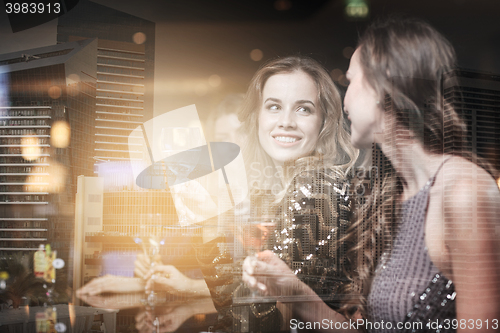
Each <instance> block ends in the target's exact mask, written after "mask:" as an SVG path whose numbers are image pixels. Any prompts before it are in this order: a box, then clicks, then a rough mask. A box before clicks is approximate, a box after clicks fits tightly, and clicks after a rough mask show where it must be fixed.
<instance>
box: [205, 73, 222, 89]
mask: <svg viewBox="0 0 500 333" xmlns="http://www.w3.org/2000/svg"><path fill="white" fill-rule="evenodd" d="M221 82H222V79H221V77H220V76H219V75H217V74H214V75H210V77H209V78H208V84H209V85H210V86H211V87H213V88H217V87H218V86H220V84H221Z"/></svg>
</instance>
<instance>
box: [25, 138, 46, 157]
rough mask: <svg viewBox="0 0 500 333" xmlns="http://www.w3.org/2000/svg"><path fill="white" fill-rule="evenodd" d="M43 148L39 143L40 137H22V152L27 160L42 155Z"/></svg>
mask: <svg viewBox="0 0 500 333" xmlns="http://www.w3.org/2000/svg"><path fill="white" fill-rule="evenodd" d="M41 153H42V149H41V148H40V145H39V144H38V139H37V138H36V137H33V136H24V137H23V138H21V154H22V155H23V158H24V159H25V160H26V161H33V160H36V159H37V158H39V157H40V154H41Z"/></svg>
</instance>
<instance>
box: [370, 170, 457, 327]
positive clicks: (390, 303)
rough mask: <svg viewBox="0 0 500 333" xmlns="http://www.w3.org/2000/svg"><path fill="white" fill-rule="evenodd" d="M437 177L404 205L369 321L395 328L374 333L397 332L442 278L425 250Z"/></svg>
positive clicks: (374, 289)
mask: <svg viewBox="0 0 500 333" xmlns="http://www.w3.org/2000/svg"><path fill="white" fill-rule="evenodd" d="M438 171H439V170H438ZM435 177H436V176H434V177H432V178H431V179H429V181H428V182H427V184H426V185H425V186H424V188H422V189H421V190H420V191H419V192H418V193H417V194H416V195H415V196H413V197H412V198H410V199H408V200H407V201H405V202H404V203H403V205H402V220H401V224H400V226H399V230H398V233H397V235H396V237H395V239H394V246H393V249H392V253H391V255H390V257H389V258H388V259H387V260H383V258H382V259H381V260H380V262H379V265H378V267H377V270H376V273H375V277H374V279H373V282H372V287H371V290H370V294H369V295H368V307H367V310H368V311H367V312H368V313H367V314H368V320H369V321H370V322H372V323H376V322H377V323H381V322H382V321H384V323H388V322H391V323H392V327H393V328H392V329H385V330H382V329H376V330H375V329H373V330H370V329H369V331H370V332H394V329H395V328H396V325H397V323H398V322H404V321H405V319H406V317H407V315H408V314H409V313H411V311H412V310H413V307H414V304H416V303H418V302H419V301H421V300H420V299H419V298H421V297H424V298H425V295H424V294H425V291H426V288H428V285H429V283H431V281H432V280H433V278H434V277H435V276H436V274H440V275H442V274H441V273H440V272H439V270H438V268H437V267H436V266H435V265H434V263H433V262H432V261H431V258H430V256H429V253H428V252H427V247H426V246H425V218H426V213H427V206H428V201H429V192H430V189H431V187H432V185H433V183H434V180H435ZM450 282H451V281H450ZM385 327H386V328H387V325H386V326H385Z"/></svg>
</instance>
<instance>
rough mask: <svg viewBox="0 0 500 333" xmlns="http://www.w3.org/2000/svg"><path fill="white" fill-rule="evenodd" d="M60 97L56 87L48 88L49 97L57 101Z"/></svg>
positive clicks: (60, 93)
mask: <svg viewBox="0 0 500 333" xmlns="http://www.w3.org/2000/svg"><path fill="white" fill-rule="evenodd" d="M61 95H62V90H61V88H60V87H58V86H52V87H50V88H49V96H50V98H52V99H58V98H59V97H61Z"/></svg>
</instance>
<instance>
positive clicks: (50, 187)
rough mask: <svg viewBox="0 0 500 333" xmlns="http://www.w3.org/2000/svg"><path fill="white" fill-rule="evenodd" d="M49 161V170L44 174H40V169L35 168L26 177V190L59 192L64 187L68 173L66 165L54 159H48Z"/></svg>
mask: <svg viewBox="0 0 500 333" xmlns="http://www.w3.org/2000/svg"><path fill="white" fill-rule="evenodd" d="M48 163H49V166H48V167H47V169H46V170H47V172H45V173H44V174H41V175H40V174H39V173H40V172H39V170H38V169H33V170H32V172H31V173H30V174H29V175H28V177H26V183H25V186H24V188H25V191H26V192H49V193H59V192H61V191H62V190H63V189H64V186H65V183H66V176H67V174H68V171H67V170H66V167H65V166H64V165H62V164H60V163H57V162H55V161H53V160H48ZM47 173H48V175H47Z"/></svg>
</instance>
